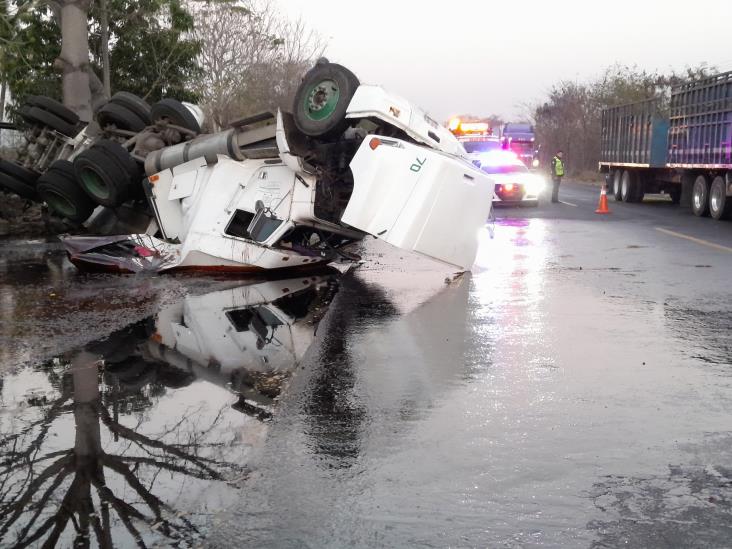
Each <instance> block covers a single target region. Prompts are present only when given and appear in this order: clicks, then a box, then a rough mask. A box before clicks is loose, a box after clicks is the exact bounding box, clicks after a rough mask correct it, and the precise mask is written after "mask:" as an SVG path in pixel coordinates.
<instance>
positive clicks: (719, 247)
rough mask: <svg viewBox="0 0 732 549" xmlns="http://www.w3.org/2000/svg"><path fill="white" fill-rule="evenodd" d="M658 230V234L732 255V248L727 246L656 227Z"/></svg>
mask: <svg viewBox="0 0 732 549" xmlns="http://www.w3.org/2000/svg"><path fill="white" fill-rule="evenodd" d="M656 230H657V231H658V232H661V233H664V234H667V235H671V236H675V237H677V238H683V239H684V240H689V241H690V242H695V243H697V244H701V245H702V246H708V247H710V248H714V249H715V250H720V251H722V252H729V253H732V248H729V247H727V246H722V245H721V244H715V243H714V242H709V241H708V240H702V239H701V238H694V237H693V236H689V235H686V234H683V233H677V232H676V231H670V230H668V229H663V228H661V227H656Z"/></svg>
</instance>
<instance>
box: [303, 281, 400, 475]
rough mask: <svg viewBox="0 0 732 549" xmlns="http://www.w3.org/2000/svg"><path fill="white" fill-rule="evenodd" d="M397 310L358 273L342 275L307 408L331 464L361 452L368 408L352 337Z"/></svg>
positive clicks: (312, 429) (346, 462) (313, 435)
mask: <svg viewBox="0 0 732 549" xmlns="http://www.w3.org/2000/svg"><path fill="white" fill-rule="evenodd" d="M396 314H397V309H396V308H395V307H394V305H393V304H392V303H391V302H390V301H389V299H388V298H387V296H386V294H385V293H384V292H383V291H382V290H381V289H380V288H378V287H375V286H371V285H368V284H365V283H364V282H363V281H362V280H360V279H358V278H357V277H354V276H347V277H344V278H342V279H341V290H340V293H339V295H338V304H337V306H336V307H335V308H334V309H333V310H332V311H331V315H332V316H331V317H330V319H329V322H328V331H327V332H326V334H325V336H324V340H323V344H322V347H321V348H322V351H321V354H320V357H319V361H318V362H319V365H318V372H317V373H316V375H315V377H314V379H313V381H312V382H311V383H312V390H311V391H310V394H309V401H308V402H307V403H306V412H307V414H308V419H309V421H310V424H311V426H310V431H309V433H308V434H309V436H310V437H311V439H312V440H313V443H314V446H315V450H316V451H317V452H318V453H319V454H321V455H322V456H324V457H327V458H333V459H332V460H329V461H328V465H329V466H330V467H350V466H351V465H352V464H353V461H354V460H355V459H356V458H357V457H358V455H359V452H360V445H359V437H360V432H361V426H362V424H363V422H364V421H365V420H366V419H367V418H366V417H365V411H364V410H363V408H362V407H361V405H360V404H359V403H358V402H357V401H356V400H355V398H354V396H353V389H354V386H355V383H356V375H355V374H356V373H355V371H354V365H353V359H352V357H351V354H350V349H349V341H348V340H349V338H350V337H352V336H353V335H354V334H356V333H358V332H359V331H360V330H363V329H364V328H365V327H367V326H369V325H372V324H375V323H379V322H383V321H385V320H387V319H389V318H392V317H394V316H396Z"/></svg>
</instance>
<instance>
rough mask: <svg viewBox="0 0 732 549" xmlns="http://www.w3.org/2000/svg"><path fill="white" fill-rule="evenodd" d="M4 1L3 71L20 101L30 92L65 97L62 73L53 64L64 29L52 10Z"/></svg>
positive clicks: (0, 54)
mask: <svg viewBox="0 0 732 549" xmlns="http://www.w3.org/2000/svg"><path fill="white" fill-rule="evenodd" d="M0 5H2V6H3V12H2V13H1V16H0V25H1V27H0V29H1V30H0V40H2V49H1V50H0V74H2V76H4V78H5V79H6V81H7V82H8V85H9V87H10V90H11V92H12V93H13V96H14V97H15V99H16V100H18V101H22V99H23V97H25V96H26V95H29V94H40V95H48V96H49V97H53V98H54V99H61V75H60V74H59V73H58V72H56V71H55V69H54V67H53V61H54V59H56V57H58V55H59V54H60V53H61V40H60V34H61V31H60V29H59V27H58V25H57V24H56V21H55V20H54V19H53V17H52V14H51V11H50V10H49V9H48V7H47V6H46V5H45V4H41V5H37V6H33V7H32V5H31V4H30V3H29V2H27V1H20V2H8V4H7V5H5V4H0ZM8 7H9V9H7V8H8Z"/></svg>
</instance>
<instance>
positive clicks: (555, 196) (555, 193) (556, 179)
mask: <svg viewBox="0 0 732 549" xmlns="http://www.w3.org/2000/svg"><path fill="white" fill-rule="evenodd" d="M552 183H553V185H552V202H559V185H561V183H562V176H561V175H555V176H553V177H552Z"/></svg>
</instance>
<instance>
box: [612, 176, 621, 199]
mask: <svg viewBox="0 0 732 549" xmlns="http://www.w3.org/2000/svg"><path fill="white" fill-rule="evenodd" d="M622 184H623V170H617V171H616V172H614V173H613V191H612V192H613V196H614V197H615V200H617V201H618V202H620V201H622V200H623V197H622V194H621V192H620V189H621V188H622Z"/></svg>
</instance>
